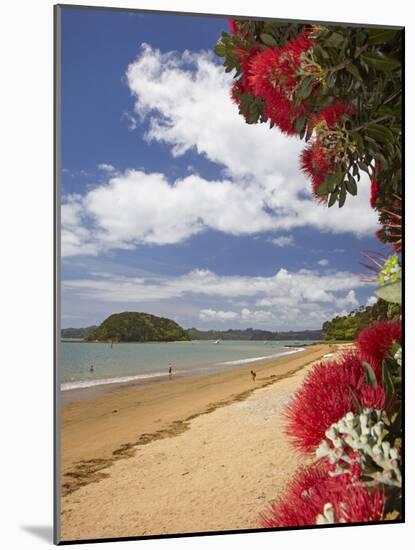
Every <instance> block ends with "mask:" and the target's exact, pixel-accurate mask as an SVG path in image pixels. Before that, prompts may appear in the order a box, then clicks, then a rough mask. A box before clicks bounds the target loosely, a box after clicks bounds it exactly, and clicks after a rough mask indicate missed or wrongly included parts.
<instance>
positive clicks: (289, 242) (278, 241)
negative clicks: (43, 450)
mask: <svg viewBox="0 0 415 550" xmlns="http://www.w3.org/2000/svg"><path fill="white" fill-rule="evenodd" d="M271 242H272V244H275V246H279V247H281V248H283V247H284V246H293V245H294V237H293V236H292V235H290V236H288V237H285V236H284V235H282V236H281V237H275V239H271Z"/></svg>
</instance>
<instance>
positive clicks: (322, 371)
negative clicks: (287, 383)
mask: <svg viewBox="0 0 415 550" xmlns="http://www.w3.org/2000/svg"><path fill="white" fill-rule="evenodd" d="M359 404H361V405H363V406H365V407H373V408H376V409H382V408H384V405H385V393H384V391H383V388H381V387H379V388H378V389H377V390H376V391H372V390H370V389H369V387H368V384H366V382H365V375H364V370H363V366H362V362H361V360H360V358H359V357H358V356H357V355H356V354H355V353H348V354H345V355H343V356H342V357H341V358H340V359H339V360H338V361H337V362H330V363H320V364H319V365H317V366H316V367H314V369H313V370H312V371H310V373H309V374H308V375H307V376H306V378H305V380H304V383H303V385H302V386H301V388H300V389H299V390H298V391H297V392H296V393H295V395H294V397H293V399H292V400H291V402H290V403H289V404H288V405H287V407H286V409H285V411H284V416H285V418H286V433H287V434H288V435H289V436H290V437H291V438H292V439H293V443H294V445H295V446H296V447H297V448H298V449H299V450H300V451H302V452H303V453H306V454H308V453H313V452H314V451H315V449H316V448H317V447H318V445H319V444H320V442H321V441H322V440H323V438H324V437H325V432H326V430H327V429H328V428H329V427H330V426H331V425H332V424H334V423H335V422H338V421H339V420H340V419H341V418H342V417H343V416H345V415H346V414H347V413H348V412H350V411H351V412H356V411H357V408H358V405H359Z"/></svg>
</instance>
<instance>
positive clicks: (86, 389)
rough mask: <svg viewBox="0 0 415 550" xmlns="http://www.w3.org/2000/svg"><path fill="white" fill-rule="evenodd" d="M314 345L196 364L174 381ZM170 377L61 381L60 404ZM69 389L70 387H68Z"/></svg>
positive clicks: (144, 375) (177, 374) (148, 374)
mask: <svg viewBox="0 0 415 550" xmlns="http://www.w3.org/2000/svg"><path fill="white" fill-rule="evenodd" d="M311 345H315V344H301V345H299V344H298V345H296V346H295V345H292V346H291V345H285V346H284V347H285V348H287V350H286V351H280V352H278V353H276V354H274V355H267V356H260V357H248V358H244V359H236V360H230V361H223V362H216V363H207V364H205V365H195V366H194V367H189V368H187V369H182V370H181V369H178V370H175V371H174V373H173V378H174V380H177V379H183V378H194V377H200V376H209V375H211V374H220V373H222V372H227V371H230V370H234V369H237V368H239V367H243V366H244V365H250V366H251V367H253V366H257V365H260V364H261V363H264V362H268V361H271V360H273V359H278V358H280V357H286V356H289V355H294V354H297V353H301V352H302V351H304V350H305V349H306V348H307V347H309V346H311ZM170 381H171V379H170V376H169V374H168V373H161V372H156V373H151V372H146V373H141V374H132V375H125V376H118V377H117V376H114V377H109V378H96V379H86V380H73V381H70V382H62V383H61V385H60V392H61V402H62V403H68V402H70V401H74V400H75V401H77V400H79V399H88V398H90V397H93V396H95V395H97V394H98V393H105V392H110V391H111V390H112V389H116V388H117V387H127V386H129V385H131V384H136V385H149V384H159V383H163V382H170ZM70 386H72V387H70Z"/></svg>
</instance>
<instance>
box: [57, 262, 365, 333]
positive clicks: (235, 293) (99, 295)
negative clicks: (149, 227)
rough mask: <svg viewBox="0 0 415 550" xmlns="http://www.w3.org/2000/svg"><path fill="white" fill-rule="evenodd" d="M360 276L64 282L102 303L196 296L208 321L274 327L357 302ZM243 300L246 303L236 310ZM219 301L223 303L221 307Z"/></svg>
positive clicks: (200, 273)
mask: <svg viewBox="0 0 415 550" xmlns="http://www.w3.org/2000/svg"><path fill="white" fill-rule="evenodd" d="M366 285H367V283H365V282H363V281H362V280H361V278H360V277H359V276H357V275H355V274H352V273H348V272H341V271H339V272H330V273H328V274H325V275H321V274H319V273H318V272H317V271H310V270H304V269H302V270H299V271H296V272H288V271H287V270H286V269H280V270H279V271H278V272H277V273H276V274H275V275H273V276H270V277H249V276H231V275H227V276H220V275H217V274H215V273H213V272H211V271H209V270H204V269H195V270H193V271H190V272H188V273H185V274H183V275H180V276H177V277H154V276H153V277H150V276H145V277H124V276H115V275H111V274H105V273H104V274H100V275H99V276H97V277H95V278H91V279H77V280H65V281H63V283H62V286H63V290H64V292H65V293H70V294H71V296H73V297H78V298H80V299H81V300H82V301H89V300H97V301H100V302H103V303H120V304H124V303H125V304H129V307H132V306H133V305H134V304H140V307H147V306H145V305H144V304H155V303H157V304H158V303H159V302H160V301H161V300H166V301H168V300H175V303H176V304H177V303H180V300H181V299H183V300H184V302H185V303H186V304H190V303H192V302H194V301H195V300H196V302H197V303H200V302H203V303H204V306H203V307H201V308H200V307H199V308H198V318H199V320H202V321H204V322H210V323H213V322H215V321H218V322H223V321H235V322H239V323H247V322H250V323H252V325H257V324H258V325H267V326H275V327H284V326H299V327H307V326H308V327H318V326H319V325H320V324H321V323H322V322H323V321H325V320H327V319H329V318H331V317H332V316H334V315H335V314H336V313H337V311H338V310H343V309H349V310H350V309H352V308H354V307H356V306H357V305H358V301H357V298H356V294H355V290H357V289H359V288H361V287H364V286H366ZM238 299H241V300H243V301H245V303H246V306H245V307H243V308H241V309H240V310H238V311H237V310H235V308H234V307H232V304H233V305H235V301H236V300H238ZM218 303H220V304H221V306H220V307H217V305H215V304H218Z"/></svg>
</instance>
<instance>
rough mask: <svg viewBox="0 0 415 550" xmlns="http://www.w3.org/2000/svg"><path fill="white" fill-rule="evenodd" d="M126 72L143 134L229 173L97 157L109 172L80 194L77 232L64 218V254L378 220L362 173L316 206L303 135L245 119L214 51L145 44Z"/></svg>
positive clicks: (358, 228) (355, 229) (368, 228)
mask: <svg viewBox="0 0 415 550" xmlns="http://www.w3.org/2000/svg"><path fill="white" fill-rule="evenodd" d="M126 76H127V82H128V85H129V87H130V90H131V93H132V95H133V97H134V100H135V113H136V116H137V117H138V118H140V119H141V121H142V122H143V123H145V122H148V130H147V133H146V139H148V140H149V141H156V142H160V143H165V144H167V145H168V146H169V147H170V149H171V153H172V155H173V156H180V155H184V154H185V153H186V152H188V151H192V152H195V153H197V154H199V155H202V156H204V157H206V158H207V159H208V160H210V161H212V162H214V163H217V164H219V165H220V166H222V168H223V173H224V174H225V175H224V177H223V178H222V179H221V180H220V181H209V180H207V179H204V178H203V177H201V176H198V175H195V174H193V175H188V176H187V177H184V178H182V179H180V178H179V179H176V180H175V181H172V180H170V179H169V178H168V177H167V176H166V175H164V174H157V173H152V174H145V173H144V172H142V171H137V170H136V171H134V170H127V171H125V172H124V173H122V174H114V171H113V170H110V169H109V168H110V167H111V168H113V167H112V166H111V165H109V164H105V163H103V164H101V165H100V166H101V167H104V166H105V167H106V168H102V169H103V170H104V171H106V172H107V173H108V175H109V180H108V181H107V182H106V183H104V184H102V185H99V186H97V187H96V188H95V189H93V190H90V191H89V192H88V193H87V195H86V196H84V197H82V198H78V199H77V200H76V208H77V209H78V223H79V224H81V228H82V231H80V229H81V228H80V227H78V226H77V225H76V224H72V225H67V226H65V225H64V226H63V228H64V231H65V235H66V237H65V238H66V241H65V246H63V247H62V250H63V253H64V254H71V255H73V254H87V253H98V251H102V250H107V249H110V248H132V247H135V246H137V245H139V244H143V243H152V244H159V245H164V244H171V243H177V242H181V241H184V240H185V239H188V238H189V237H191V236H192V235H195V234H197V233H199V232H201V231H203V230H206V229H209V228H210V229H216V230H218V231H222V232H225V233H231V234H234V235H241V234H255V233H259V232H263V231H269V230H285V231H287V230H290V229H293V228H295V227H303V226H311V227H314V228H316V229H319V230H321V231H331V232H352V233H354V234H356V235H366V234H370V233H372V232H373V230H374V229H375V227H376V223H377V222H376V214H375V213H374V211H373V210H371V209H370V207H369V184H368V180H367V179H365V177H362V180H361V183H360V185H359V193H358V196H357V197H348V200H347V202H346V205H345V207H344V208H342V209H340V210H339V209H338V208H330V209H328V208H325V207H322V206H317V205H316V204H315V202H314V201H313V199H312V197H311V194H310V192H309V188H310V183H309V182H308V181H307V180H306V179H305V177H304V176H303V175H302V174H301V172H300V169H299V163H298V157H299V154H300V152H301V150H302V148H303V147H304V143H302V142H301V141H300V140H298V139H295V138H288V137H286V136H283V135H282V134H281V133H279V132H278V131H276V130H270V129H269V128H268V127H266V126H265V125H260V124H257V125H247V124H246V123H245V122H244V120H243V118H242V117H241V116H239V114H238V112H237V108H236V106H235V105H234V104H233V103H232V102H231V101H230V98H229V89H230V85H231V81H232V78H231V76H230V75H229V74H227V73H225V71H224V70H223V67H222V66H220V65H218V64H217V63H215V61H214V59H213V55H210V54H208V53H206V52H205V53H204V52H199V53H191V52H188V51H186V52H184V53H182V54H179V53H174V52H169V53H161V52H160V51H159V50H156V49H153V48H151V47H150V46H148V45H143V46H142V47H141V49H140V52H139V55H138V57H137V59H136V60H135V61H134V62H133V63H131V64H130V66H129V67H128V70H127V74H126ZM70 201H72V202H74V199H70V200H69V202H70ZM72 208H75V206H72ZM288 238H289V237H286V239H288ZM280 239H283V237H280ZM280 242H282V241H280ZM275 244H277V243H275ZM287 244H288V243H287ZM287 244H285V246H286V245H287ZM277 246H281V245H278V244H277Z"/></svg>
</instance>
